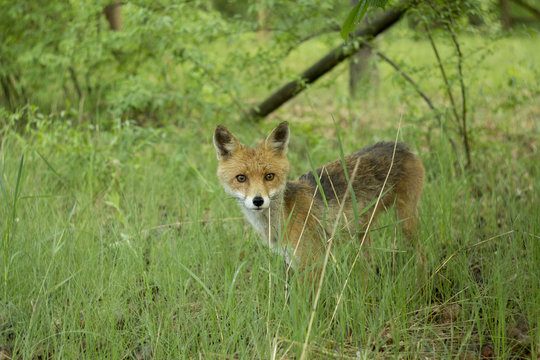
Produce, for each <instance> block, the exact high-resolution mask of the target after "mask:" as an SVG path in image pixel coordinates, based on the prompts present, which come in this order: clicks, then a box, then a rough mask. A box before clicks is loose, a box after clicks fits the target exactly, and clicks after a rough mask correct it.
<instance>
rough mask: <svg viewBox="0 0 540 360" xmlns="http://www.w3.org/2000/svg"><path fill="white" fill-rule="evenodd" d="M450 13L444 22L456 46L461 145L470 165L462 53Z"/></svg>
mask: <svg viewBox="0 0 540 360" xmlns="http://www.w3.org/2000/svg"><path fill="white" fill-rule="evenodd" d="M449 13H450V15H449V17H450V24H446V27H447V28H448V31H449V32H450V36H451V38H452V42H453V43H454V45H455V47H456V52H457V55H458V64H457V66H458V74H459V86H460V88H461V127H462V130H463V133H462V137H463V145H464V147H465V156H466V157H467V165H466V167H469V166H470V165H471V149H470V146H469V135H468V130H467V94H466V88H465V82H464V80H463V54H462V52H461V47H460V45H459V42H458V39H457V36H456V33H455V31H454V20H453V18H452V13H451V12H450V11H449Z"/></svg>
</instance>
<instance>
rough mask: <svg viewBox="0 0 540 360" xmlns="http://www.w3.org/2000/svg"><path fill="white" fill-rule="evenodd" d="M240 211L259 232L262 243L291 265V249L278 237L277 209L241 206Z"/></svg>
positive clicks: (278, 219) (278, 221)
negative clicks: (257, 208)
mask: <svg viewBox="0 0 540 360" xmlns="http://www.w3.org/2000/svg"><path fill="white" fill-rule="evenodd" d="M242 211H243V212H244V215H245V216H246V219H247V220H248V221H249V223H250V224H251V226H253V228H254V229H255V231H257V232H258V233H259V235H260V236H261V240H262V242H263V244H264V245H266V246H269V247H270V249H271V250H272V252H273V253H275V254H279V255H281V256H283V257H284V258H285V261H286V262H287V264H288V265H291V260H292V256H291V255H292V251H291V249H290V248H289V246H287V244H285V243H284V242H283V241H282V240H283V239H280V217H279V214H280V212H279V210H278V209H275V207H272V206H271V207H270V208H268V209H263V210H259V211H256V210H251V209H246V208H245V207H242Z"/></svg>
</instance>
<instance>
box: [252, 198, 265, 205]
mask: <svg viewBox="0 0 540 360" xmlns="http://www.w3.org/2000/svg"><path fill="white" fill-rule="evenodd" d="M262 204H264V199H263V198H262V196H255V197H254V198H253V205H255V206H257V207H260V206H262Z"/></svg>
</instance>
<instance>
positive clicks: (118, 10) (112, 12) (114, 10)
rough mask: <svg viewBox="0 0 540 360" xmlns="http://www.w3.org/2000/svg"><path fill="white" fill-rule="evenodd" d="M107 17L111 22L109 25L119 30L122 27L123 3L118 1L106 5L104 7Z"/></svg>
mask: <svg viewBox="0 0 540 360" xmlns="http://www.w3.org/2000/svg"><path fill="white" fill-rule="evenodd" d="M103 11H104V12H105V17H106V18H107V22H108V23H109V27H110V28H111V30H113V31H119V30H120V29H122V3H121V2H117V3H113V4H109V5H107V6H105V9H103Z"/></svg>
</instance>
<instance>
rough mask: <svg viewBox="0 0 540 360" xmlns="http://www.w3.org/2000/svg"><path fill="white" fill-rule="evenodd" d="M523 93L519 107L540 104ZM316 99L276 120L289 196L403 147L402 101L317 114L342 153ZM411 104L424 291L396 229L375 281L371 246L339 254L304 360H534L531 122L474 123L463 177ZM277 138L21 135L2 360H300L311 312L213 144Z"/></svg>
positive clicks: (6, 232) (142, 131)
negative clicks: (253, 222) (282, 127)
mask: <svg viewBox="0 0 540 360" xmlns="http://www.w3.org/2000/svg"><path fill="white" fill-rule="evenodd" d="M531 71H532V72H531V73H534V71H536V70H534V71H533V70H531ZM338 81H339V79H338ZM501 86H502V85H501ZM522 89H523V88H519V89H517V90H515V92H512V94H515V95H516V96H517V95H519V96H525V95H526V96H531V97H533V98H534V95H531V94H529V93H527V92H526V91H525V90H522ZM320 91H322V90H321V89H315V90H314V92H310V94H313V93H315V94H317V93H318V92H320ZM397 92H398V90H396V93H397ZM396 93H394V94H396ZM503 93H504V91H503V90H502V89H501V90H500V92H496V94H495V95H493V96H494V98H496V99H499V95H500V96H502V94H503ZM524 94H525V95H524ZM309 96H312V95H308V96H307V97H306V98H304V99H299V100H298V101H297V102H296V103H295V104H291V105H290V106H289V107H288V108H286V109H285V110H284V111H281V112H280V113H279V114H278V115H277V117H281V118H286V119H289V120H291V129H292V139H291V144H290V150H289V153H290V155H289V158H290V160H291V165H292V176H293V177H296V176H298V175H300V174H302V173H304V172H306V171H309V170H310V169H311V167H312V166H315V167H318V166H320V165H322V164H323V163H324V162H326V161H329V160H334V159H336V158H338V157H339V156H340V155H339V154H340V146H341V147H343V151H344V153H349V152H352V151H354V150H356V149H358V148H359V147H362V146H364V145H368V144H370V143H372V142H374V141H376V140H380V139H393V138H394V137H395V135H396V131H397V129H396V125H395V124H397V123H398V122H399V118H400V112H401V110H400V109H399V108H395V107H393V105H394V104H395V99H393V98H392V97H391V96H389V97H388V99H387V100H380V99H379V100H374V99H371V98H370V99H367V100H365V101H362V102H359V103H358V104H353V105H351V104H349V105H350V107H348V108H347V104H344V103H342V102H341V101H342V99H340V98H332V97H330V96H328V95H326V97H324V98H323V99H322V102H323V103H324V104H326V105H324V106H329V105H327V104H330V107H333V108H334V109H337V110H335V111H336V112H338V111H341V110H342V107H341V105H343V106H344V108H346V111H347V112H348V114H349V115H351V116H350V117H349V118H347V117H346V115H347V114H345V113H344V114H337V116H336V122H337V123H338V125H339V126H341V129H342V130H341V144H340V143H338V141H337V140H336V137H335V131H334V126H333V124H332V114H333V111H334V110H332V111H326V110H325V109H324V108H318V107H317V105H316V104H314V103H311V105H310V100H312V99H310V98H309ZM376 102H378V105H377V106H374V104H375V103H376ZM414 104H416V103H413V104H412V105H411V106H412V107H413V110H414V109H416V110H414V111H412V114H406V115H405V116H404V120H403V127H402V129H401V134H400V140H402V141H406V142H407V143H408V144H409V145H410V147H411V148H412V149H413V151H414V152H415V153H417V154H418V155H419V157H420V158H421V159H422V161H423V164H424V167H425V168H426V182H425V187H424V193H423V197H422V199H421V203H420V209H419V212H420V217H421V228H420V233H419V238H420V241H421V246H420V248H421V250H422V251H423V254H424V256H425V260H426V269H427V272H426V274H425V276H424V277H419V276H418V272H417V270H418V266H419V264H418V257H417V256H416V255H417V254H416V251H417V250H416V249H415V247H413V246H411V245H410V244H408V243H407V242H406V240H405V239H403V237H402V235H401V233H400V231H399V229H398V228H397V227H396V223H395V219H394V217H393V214H392V213H390V214H388V215H383V216H382V217H381V218H380V219H379V221H378V223H377V224H375V225H374V231H373V233H372V247H371V248H370V249H369V250H368V251H369V253H370V256H371V262H370V263H368V262H366V261H363V257H361V258H360V260H362V261H359V262H357V263H356V264H355V266H354V268H353V269H352V270H351V266H352V263H353V259H354V258H355V256H356V255H357V253H358V252H359V251H361V249H360V244H359V243H358V242H356V241H340V240H345V239H346V238H347V236H346V235H345V234H340V236H339V237H338V239H337V241H336V246H335V250H334V253H333V257H331V258H330V261H329V263H328V268H327V273H326V276H325V279H326V280H325V282H324V283H323V287H322V289H321V297H320V302H319V304H318V306H317V309H316V312H315V317H314V321H313V327H312V329H311V333H310V340H309V342H308V347H307V350H308V358H351V359H359V358H360V359H364V358H381V359H382V358H384V359H386V358H436V359H441V358H443V359H444V358H448V359H454V358H456V357H461V358H478V357H481V356H488V355H489V354H493V356H496V357H498V358H519V357H523V358H537V357H538V356H539V351H540V348H539V344H540V332H539V327H540V316H539V315H540V314H539V310H538V309H540V289H539V287H538V279H540V267H539V266H538V264H539V263H540V247H539V246H538V241H540V216H539V214H540V202H539V201H538V189H539V186H540V180H539V174H538V169H539V168H538V150H537V147H536V145H535V144H537V143H538V139H539V135H538V128H537V127H535V125H534V122H533V121H531V114H534V113H535V111H536V110H537V109H536V108H535V106H534V105H533V104H532V103H527V102H525V103H514V104H513V105H512V106H513V107H508V108H506V107H503V106H501V107H498V108H497V110H496V111H495V112H491V111H490V110H491V109H490V108H489V107H486V106H485V104H484V105H482V106H479V108H478V109H477V111H478V113H481V114H486V117H485V118H477V119H475V122H474V126H473V131H474V139H475V143H474V146H473V151H474V153H473V159H474V161H473V165H472V168H471V169H468V170H466V169H464V168H463V166H462V158H461V155H460V154H459V153H456V152H455V151H454V149H453V148H452V146H451V145H450V143H449V142H448V134H446V133H445V132H444V131H445V130H441V129H437V128H435V129H432V130H431V131H430V132H428V131H427V130H426V126H424V125H425V124H426V121H427V120H426V119H425V118H421V117H419V116H417V115H415V114H416V112H415V111H417V110H418V109H419V108H420V105H418V107H414ZM295 105H296V106H298V105H300V107H301V108H300V110H298V109H297V108H295ZM368 108H370V109H368ZM286 110H288V111H289V113H287V112H286ZM291 114H293V115H291ZM516 114H525V116H524V117H523V118H518V116H517V115H516ZM293 116H294V117H293ZM532 116H534V115H532ZM374 119H379V121H378V122H377V121H375V120H374ZM506 119H508V122H509V123H511V124H520V125H521V127H517V126H514V125H508V123H507V122H506ZM275 120H276V119H275V118H274V119H270V120H269V121H267V122H265V123H263V124H261V125H253V124H250V125H247V124H245V123H238V122H233V123H228V120H227V119H220V118H216V119H214V120H213V121H204V122H202V121H198V119H185V120H182V122H181V123H180V125H179V126H167V127H163V128H160V129H154V128H140V127H135V126H130V125H129V123H124V124H118V126H117V127H115V128H111V129H109V130H107V131H100V130H99V129H98V128H96V127H92V126H80V127H73V126H70V125H69V124H67V123H64V122H61V121H59V120H58V119H57V118H54V116H52V117H50V118H47V117H45V120H43V119H38V118H33V119H29V123H28V124H27V130H26V131H25V132H24V134H21V133H19V132H15V131H13V130H11V129H7V130H4V132H3V133H2V140H1V143H0V146H1V148H0V184H1V188H2V195H1V197H2V201H1V202H0V204H1V205H0V229H1V232H2V233H1V235H2V248H1V251H2V254H1V256H0V261H1V264H0V269H2V270H1V271H2V285H1V286H2V289H1V291H0V294H1V296H2V297H1V302H0V354H1V355H2V356H3V355H7V356H9V357H10V358H14V359H18V358H25V359H32V358H49V357H54V358H62V359H70V358H73V359H78V358H81V357H86V358H105V357H107V358H113V359H127V358H139V359H149V358H163V359H166V358H167V359H168V358H233V357H237V358H275V359H281V358H284V359H291V358H298V357H300V355H301V353H302V345H303V343H304V341H305V337H306V332H307V327H308V324H309V321H310V316H311V309H312V301H313V299H314V296H313V293H312V292H311V289H310V288H309V287H308V286H306V284H305V282H304V281H303V278H302V277H301V276H299V274H295V273H294V272H292V273H287V267H286V266H285V264H284V262H283V259H282V258H280V257H278V256H276V255H273V254H271V253H270V252H269V250H268V249H267V248H266V246H265V245H264V244H262V243H261V241H260V240H259V238H258V237H257V235H256V234H255V233H254V232H253V230H252V229H251V228H250V226H249V225H248V224H247V223H246V222H245V221H244V220H243V219H242V215H241V212H240V210H239V209H238V208H237V205H236V204H235V202H234V200H233V199H231V198H229V197H228V196H227V195H226V194H225V193H224V191H223V190H222V189H221V186H220V184H219V183H218V181H217V178H216V176H215V168H216V160H215V152H214V149H213V145H212V143H211V134H212V132H213V129H214V126H215V125H216V124H217V123H218V122H221V123H226V124H227V125H228V126H229V127H230V128H231V129H232V130H233V132H234V133H235V134H239V137H240V138H241V140H243V141H245V142H247V143H251V144H253V143H254V142H255V140H256V139H257V138H260V137H261V136H262V134H263V133H266V132H267V131H268V130H269V129H270V128H272V127H273V126H274V125H275V124H274V121H275ZM96 123H97V122H96ZM522 129H524V130H522ZM525 130H526V131H525ZM306 149H307V150H306ZM308 154H309V155H308ZM310 162H312V163H313V165H310ZM334 259H335V260H334ZM349 272H351V276H350V277H349ZM345 283H347V284H346V286H345ZM341 294H342V297H341V296H340V295H341ZM0 357H1V356H0Z"/></svg>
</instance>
